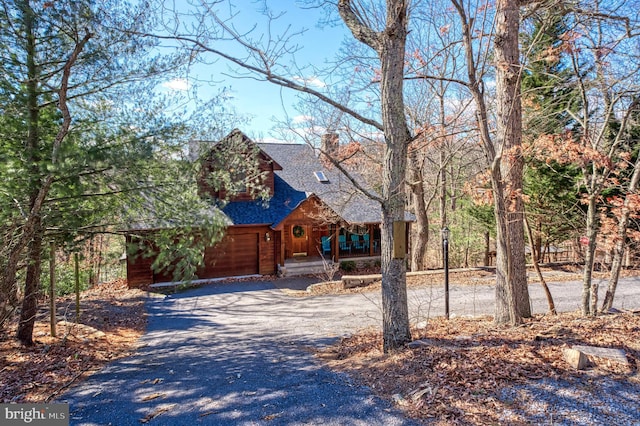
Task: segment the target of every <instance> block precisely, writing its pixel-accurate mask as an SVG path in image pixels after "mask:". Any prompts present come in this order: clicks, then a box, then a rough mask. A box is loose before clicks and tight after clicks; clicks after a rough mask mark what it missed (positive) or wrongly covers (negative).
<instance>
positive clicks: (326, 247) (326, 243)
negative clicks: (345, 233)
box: [321, 237, 331, 256]
mask: <svg viewBox="0 0 640 426" xmlns="http://www.w3.org/2000/svg"><path fill="white" fill-rule="evenodd" d="M321 239H322V255H323V256H324V255H325V254H327V253H328V254H331V240H329V237H322V238H321Z"/></svg>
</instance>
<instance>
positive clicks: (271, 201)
mask: <svg viewBox="0 0 640 426" xmlns="http://www.w3.org/2000/svg"><path fill="white" fill-rule="evenodd" d="M232 141H234V143H237V142H238V141H240V142H241V143H243V144H246V147H247V149H253V150H254V152H257V156H256V158H257V160H256V161H258V163H259V164H258V169H259V170H260V172H261V173H260V174H261V180H262V182H261V184H262V185H263V186H264V188H265V189H266V190H267V191H268V197H269V198H268V202H267V203H265V202H264V201H263V200H256V199H254V198H253V196H252V195H251V193H250V191H248V190H247V191H243V190H242V188H241V190H240V191H239V192H238V193H237V194H236V195H234V196H233V197H232V198H231V199H230V200H229V201H228V202H227V203H226V204H223V205H222V207H221V210H222V212H223V213H224V214H225V215H226V217H227V219H228V220H227V223H228V224H229V225H228V227H227V229H226V234H225V237H224V238H223V240H222V241H221V242H220V243H218V244H216V245H215V246H214V247H208V248H207V249H206V250H205V252H204V253H203V256H204V267H203V268H201V270H200V271H199V272H198V278H199V279H210V278H221V277H234V276H247V275H273V274H276V273H281V274H282V273H284V274H289V275H291V274H293V273H294V272H293V270H294V269H296V270H297V271H298V272H297V273H305V271H310V269H308V270H305V269H304V268H302V269H300V268H298V267H299V266H300V265H305V264H306V265H310V266H311V265H313V264H314V261H315V265H316V267H317V265H318V262H317V261H321V260H322V259H325V260H329V261H333V262H340V261H342V260H345V259H364V258H369V259H372V260H374V261H375V259H376V257H378V258H379V256H380V222H381V208H380V205H379V204H378V203H376V202H375V201H373V200H371V199H369V198H367V197H365V196H364V195H363V194H361V193H359V192H357V191H356V190H355V188H354V186H353V183H352V182H351V181H350V180H349V179H348V178H347V177H346V176H345V175H344V174H342V173H341V172H340V171H338V170H337V169H336V168H335V167H329V166H328V163H327V162H326V161H322V158H321V156H320V155H319V154H316V150H314V149H313V148H312V147H310V146H309V145H306V144H276V143H259V144H257V143H255V142H253V141H252V140H251V139H250V138H248V137H247V136H246V135H245V134H244V133H242V132H241V131H240V130H238V129H235V130H233V131H232V132H231V133H230V134H229V135H227V136H226V137H225V138H223V139H222V140H221V141H220V142H218V143H217V144H215V145H214V146H213V147H212V148H211V152H209V153H208V154H207V155H205V156H204V157H203V159H202V161H204V163H203V166H202V179H201V180H200V182H199V187H200V189H201V192H202V193H203V194H205V195H207V196H210V197H211V198H212V199H213V200H216V199H218V198H221V197H223V196H224V195H225V191H224V188H222V189H216V188H213V187H212V186H211V185H210V184H208V183H207V179H206V176H207V174H208V173H211V172H212V171H214V170H215V168H216V167H225V165H224V164H216V161H215V160H214V158H215V155H211V154H212V153H214V152H216V150H220V149H223V148H224V146H225V145H226V144H229V143H231V142H232ZM337 146H338V139H337V135H335V134H331V135H325V136H324V137H323V138H322V146H321V150H322V151H323V152H331V151H332V150H335V149H336V148H337ZM409 220H410V219H409ZM407 228H408V227H407ZM407 238H408V236H407ZM407 247H408V244H407ZM152 262H153V259H152V258H144V257H142V256H135V255H134V256H130V257H129V258H128V259H127V278H128V282H129V286H132V287H142V286H147V285H150V284H153V283H162V282H170V281H171V277H170V275H166V274H163V273H162V272H154V271H152V269H151V263H152ZM294 266H296V268H294Z"/></svg>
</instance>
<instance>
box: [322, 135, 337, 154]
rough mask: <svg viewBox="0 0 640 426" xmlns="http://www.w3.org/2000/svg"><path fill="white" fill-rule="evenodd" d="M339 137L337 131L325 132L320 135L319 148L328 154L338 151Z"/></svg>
mask: <svg viewBox="0 0 640 426" xmlns="http://www.w3.org/2000/svg"><path fill="white" fill-rule="evenodd" d="M339 147H340V139H339V137H338V134H337V133H325V134H324V135H322V137H320V150H321V151H322V152H323V153H325V154H326V155H328V156H331V155H333V154H335V153H337V152H338V148H339Z"/></svg>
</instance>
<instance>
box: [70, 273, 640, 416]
mask: <svg viewBox="0 0 640 426" xmlns="http://www.w3.org/2000/svg"><path fill="white" fill-rule="evenodd" d="M287 284H290V285H291V286H296V285H298V286H300V285H301V284H306V283H304V282H302V283H301V282H300V281H299V280H298V281H295V280H291V281H281V280H279V281H277V285H278V287H282V286H283V285H285V286H286V285H287ZM550 287H551V291H552V293H553V294H554V297H555V298H556V306H557V307H558V309H559V310H564V311H567V310H575V309H577V307H578V303H579V300H580V283H576V282H565V283H551V284H550ZM493 291H494V290H493V286H491V285H486V284H478V285H475V286H456V285H455V284H454V285H452V286H451V291H450V300H451V313H452V315H474V316H476V315H484V314H491V311H492V309H493V297H494V294H493ZM530 292H531V297H532V306H533V310H534V312H544V311H545V309H546V307H545V303H546V302H545V300H546V299H545V298H544V295H543V293H542V291H541V290H540V289H539V285H538V286H536V285H535V284H532V285H531V286H530ZM379 300H380V298H379V295H378V294H377V293H359V294H349V295H339V296H319V297H308V298H294V297H290V296H287V295H286V294H285V293H283V292H282V291H280V290H279V289H278V288H276V286H275V284H274V282H270V281H260V282H243V283H233V284H212V285H206V286H202V287H198V288H192V289H190V290H187V291H184V292H181V293H177V294H172V295H169V296H166V297H165V296H161V295H152V296H150V297H149V298H148V300H147V306H146V309H147V312H148V320H149V321H148V328H147V332H146V333H145V335H144V336H143V337H142V338H141V340H140V344H139V349H138V350H137V351H136V354H134V355H133V356H131V357H128V358H124V359H121V360H118V361H116V362H114V363H112V364H110V365H109V366H107V367H106V368H105V369H103V370H101V371H100V372H98V373H96V374H94V375H92V376H91V377H89V379H88V380H86V381H85V382H83V383H81V384H80V385H78V386H77V387H75V388H73V389H71V390H70V391H69V392H67V393H66V394H65V395H64V396H63V397H62V398H61V399H60V401H59V402H68V403H69V404H70V412H71V421H70V424H71V425H114V426H126V425H140V424H144V423H148V424H152V425H171V426H176V425H178V426H179V425H197V424H204V425H318V424H322V425H414V424H418V423H416V422H414V421H412V420H410V419H406V418H404V417H403V416H402V414H401V413H400V412H399V411H397V410H396V409H395V408H394V407H392V406H391V405H390V404H389V403H388V402H386V401H383V400H380V399H379V398H377V397H375V396H374V395H373V393H372V392H371V390H370V389H368V388H366V387H362V386H359V385H357V384H355V383H353V382H352V381H351V380H350V379H349V377H348V376H346V375H344V374H338V373H334V372H331V371H329V370H327V369H326V368H324V367H322V366H321V365H320V363H319V362H318V361H317V360H316V359H315V358H314V356H313V354H312V350H311V349H312V348H316V347H319V346H323V345H326V344H330V343H332V342H333V341H334V340H335V338H336V337H340V336H343V335H348V334H351V333H353V332H354V331H356V330H358V329H360V328H363V327H366V326H370V325H374V326H379V324H380V322H381V319H380V318H381V311H380V301H379ZM443 300H444V292H443V291H442V289H441V288H437V287H426V288H421V289H411V290H410V291H409V305H410V310H411V315H412V321H414V322H419V321H423V320H426V319H428V318H429V317H433V316H437V315H442V313H443V312H444V310H443V305H444V303H443ZM616 302H617V303H616V306H618V307H623V308H632V309H637V308H640V280H638V279H637V278H629V279H623V280H621V282H620V284H619V287H618V293H617V296H616Z"/></svg>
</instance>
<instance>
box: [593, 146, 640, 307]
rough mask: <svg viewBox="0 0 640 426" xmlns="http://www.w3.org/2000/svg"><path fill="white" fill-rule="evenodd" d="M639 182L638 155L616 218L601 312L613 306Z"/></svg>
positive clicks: (639, 163)
mask: <svg viewBox="0 0 640 426" xmlns="http://www.w3.org/2000/svg"><path fill="white" fill-rule="evenodd" d="M639 184H640V157H639V158H638V159H637V160H636V163H635V165H634V169H633V175H632V176H631V180H630V181H629V186H628V188H627V194H626V196H625V198H624V203H623V205H622V212H621V214H620V217H619V218H618V235H617V237H616V242H615V246H614V248H613V262H612V264H611V272H610V275H609V283H608V285H607V292H606V294H605V296H604V300H603V301H602V308H601V309H600V311H601V312H607V311H608V310H609V309H611V308H612V307H613V298H614V297H615V294H616V288H617V286H618V279H619V278H620V269H622V258H623V256H624V249H625V247H626V244H625V242H626V240H627V228H628V226H629V217H630V215H631V207H630V206H631V197H630V195H632V194H635V192H636V190H637V189H638V185H639Z"/></svg>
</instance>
